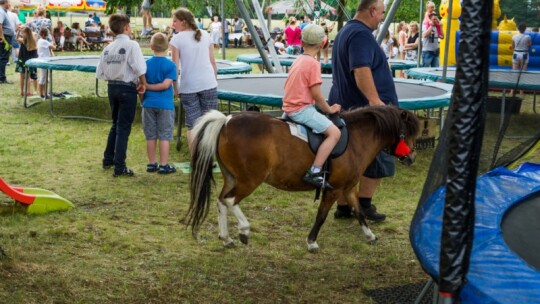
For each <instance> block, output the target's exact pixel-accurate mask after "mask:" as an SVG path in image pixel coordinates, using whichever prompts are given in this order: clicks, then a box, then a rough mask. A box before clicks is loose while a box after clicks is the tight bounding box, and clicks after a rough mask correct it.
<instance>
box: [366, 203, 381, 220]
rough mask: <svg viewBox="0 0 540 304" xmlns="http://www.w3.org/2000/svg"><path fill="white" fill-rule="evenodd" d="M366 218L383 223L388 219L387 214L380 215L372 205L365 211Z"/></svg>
mask: <svg viewBox="0 0 540 304" xmlns="http://www.w3.org/2000/svg"><path fill="white" fill-rule="evenodd" d="M364 214H365V215H366V218H367V219H368V220H370V221H373V222H377V223H378V222H383V221H384V220H385V219H386V214H383V213H378V212H377V208H376V207H375V206H374V205H371V207H369V208H368V209H365V210H364Z"/></svg>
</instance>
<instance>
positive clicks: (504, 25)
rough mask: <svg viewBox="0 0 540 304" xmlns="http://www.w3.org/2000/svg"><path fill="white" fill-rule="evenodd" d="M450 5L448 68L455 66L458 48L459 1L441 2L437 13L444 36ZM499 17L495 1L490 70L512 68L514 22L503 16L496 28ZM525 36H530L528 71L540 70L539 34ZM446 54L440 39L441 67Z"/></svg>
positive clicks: (527, 32) (531, 33) (496, 1)
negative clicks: (450, 5) (440, 19)
mask: <svg viewBox="0 0 540 304" xmlns="http://www.w3.org/2000/svg"><path fill="white" fill-rule="evenodd" d="M449 1H453V3H452V19H451V22H450V35H449V37H448V39H450V43H449V53H448V66H452V65H455V64H456V60H455V58H457V54H458V48H459V37H460V32H459V19H458V18H460V16H461V4H460V1H459V0H442V2H441V5H440V7H439V13H440V15H441V18H442V27H443V32H444V33H445V35H446V19H447V16H448V15H447V14H448V3H449ZM500 16H501V9H500V7H499V0H495V1H494V3H493V25H492V29H493V31H492V32H491V46H490V56H489V62H490V68H503V69H504V68H507V69H511V68H512V55H513V50H512V49H511V46H512V37H513V36H514V35H517V34H518V33H519V32H518V31H517V26H516V22H515V21H514V18H512V19H508V18H507V17H506V16H504V19H503V20H502V21H501V22H500V23H499V25H498V26H497V20H498V19H499V18H500ZM525 34H527V35H529V36H531V38H532V47H531V49H530V52H529V64H528V67H527V69H528V70H540V34H539V33H538V32H531V31H526V32H525ZM445 52H446V49H445V41H444V39H441V57H440V58H441V65H442V60H443V58H444V57H443V56H444V54H445Z"/></svg>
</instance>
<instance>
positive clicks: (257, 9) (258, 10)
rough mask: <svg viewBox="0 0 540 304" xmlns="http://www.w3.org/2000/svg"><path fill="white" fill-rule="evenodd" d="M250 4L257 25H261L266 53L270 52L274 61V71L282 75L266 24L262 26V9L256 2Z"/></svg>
mask: <svg viewBox="0 0 540 304" xmlns="http://www.w3.org/2000/svg"><path fill="white" fill-rule="evenodd" d="M252 2H253V6H254V8H255V13H256V14H257V17H258V18H259V24H260V25H261V29H262V31H263V34H264V39H265V40H266V45H267V46H268V51H269V52H270V56H272V60H273V61H274V67H275V70H276V72H277V73H283V69H282V67H281V64H280V63H279V59H278V57H277V53H276V48H274V41H273V40H272V37H271V36H270V32H269V31H268V28H267V27H266V24H264V16H263V14H262V9H261V7H260V6H259V2H257V0H252ZM265 55H266V53H265Z"/></svg>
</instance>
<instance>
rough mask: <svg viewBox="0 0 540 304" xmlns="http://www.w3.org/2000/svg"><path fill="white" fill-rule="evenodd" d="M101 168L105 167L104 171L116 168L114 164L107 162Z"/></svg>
mask: <svg viewBox="0 0 540 304" xmlns="http://www.w3.org/2000/svg"><path fill="white" fill-rule="evenodd" d="M101 166H102V167H103V169H110V168H112V167H113V166H114V164H113V163H110V162H107V161H103V162H102V163H101Z"/></svg>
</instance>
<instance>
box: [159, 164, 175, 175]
mask: <svg viewBox="0 0 540 304" xmlns="http://www.w3.org/2000/svg"><path fill="white" fill-rule="evenodd" d="M174 172H176V168H175V167H173V166H171V165H169V164H166V165H163V166H161V165H160V166H159V171H158V173H159V174H169V173H174Z"/></svg>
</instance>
